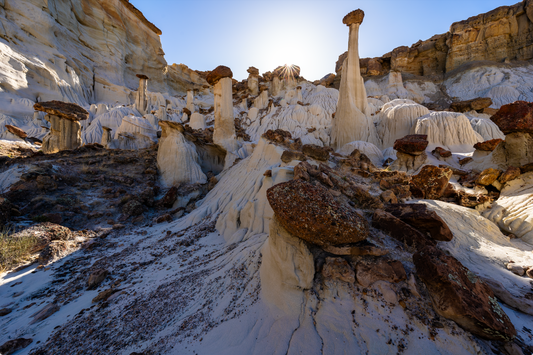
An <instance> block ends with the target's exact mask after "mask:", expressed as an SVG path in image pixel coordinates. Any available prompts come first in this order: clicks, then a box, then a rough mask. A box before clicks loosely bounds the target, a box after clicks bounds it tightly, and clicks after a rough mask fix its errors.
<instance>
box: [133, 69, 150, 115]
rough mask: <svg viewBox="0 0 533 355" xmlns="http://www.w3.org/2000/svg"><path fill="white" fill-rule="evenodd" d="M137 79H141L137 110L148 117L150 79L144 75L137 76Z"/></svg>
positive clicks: (136, 101)
mask: <svg viewBox="0 0 533 355" xmlns="http://www.w3.org/2000/svg"><path fill="white" fill-rule="evenodd" d="M137 77H138V78H139V88H138V89H137V94H136V96H135V108H136V109H137V111H139V112H140V113H141V115H146V114H147V113H150V110H149V107H148V99H147V91H148V77H147V76H146V75H143V74H137Z"/></svg>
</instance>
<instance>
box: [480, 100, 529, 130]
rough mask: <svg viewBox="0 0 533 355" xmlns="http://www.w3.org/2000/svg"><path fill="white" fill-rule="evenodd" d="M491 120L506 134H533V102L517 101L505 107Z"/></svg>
mask: <svg viewBox="0 0 533 355" xmlns="http://www.w3.org/2000/svg"><path fill="white" fill-rule="evenodd" d="M490 119H491V120H492V121H493V122H494V123H496V125H498V127H500V130H501V131H502V132H503V133H504V134H509V133H513V132H526V133H533V102H526V101H515V102H513V103H512V104H508V105H504V106H502V107H501V108H500V110H499V111H498V112H497V113H496V114H495V115H494V116H492V117H491V118H490Z"/></svg>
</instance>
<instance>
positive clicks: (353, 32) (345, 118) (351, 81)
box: [331, 10, 379, 149]
mask: <svg viewBox="0 0 533 355" xmlns="http://www.w3.org/2000/svg"><path fill="white" fill-rule="evenodd" d="M364 16H365V13H364V12H363V11H362V10H355V11H352V12H350V13H349V14H348V15H346V16H345V17H344V19H343V20H342V22H343V23H344V24H345V25H347V26H348V27H349V28H350V36H349V42H348V56H347V58H346V60H345V61H344V64H343V66H342V79H341V85H340V89H339V101H338V103H337V113H336V115H335V119H334V120H333V127H332V130H331V140H332V143H333V146H334V148H335V149H340V148H341V147H342V146H344V145H345V144H347V143H350V142H353V141H365V142H370V143H373V144H375V145H379V139H378V136H377V132H376V128H375V127H374V124H373V122H372V120H371V119H370V118H369V116H370V112H369V108H368V101H367V97H366V90H365V85H364V82H363V78H362V77H361V69H360V66H359V26H360V25H361V23H363V19H364Z"/></svg>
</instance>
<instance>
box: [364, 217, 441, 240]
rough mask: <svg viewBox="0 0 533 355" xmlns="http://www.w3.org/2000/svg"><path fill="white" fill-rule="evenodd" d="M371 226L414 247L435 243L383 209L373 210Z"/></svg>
mask: <svg viewBox="0 0 533 355" xmlns="http://www.w3.org/2000/svg"><path fill="white" fill-rule="evenodd" d="M372 226H373V227H374V228H377V229H380V230H382V231H383V232H385V233H387V234H388V235H390V236H391V237H393V238H394V239H396V240H398V241H400V242H402V243H405V244H406V245H408V246H412V247H414V248H416V249H421V248H423V247H425V246H426V245H435V242H434V241H433V240H431V239H429V238H428V237H426V236H425V235H424V234H422V233H421V232H420V231H419V230H417V229H415V228H413V227H411V226H410V225H408V224H407V223H405V222H403V221H401V220H400V219H399V218H396V217H394V216H393V215H392V214H390V213H388V212H385V211H383V210H377V211H376V212H374V215H373V217H372Z"/></svg>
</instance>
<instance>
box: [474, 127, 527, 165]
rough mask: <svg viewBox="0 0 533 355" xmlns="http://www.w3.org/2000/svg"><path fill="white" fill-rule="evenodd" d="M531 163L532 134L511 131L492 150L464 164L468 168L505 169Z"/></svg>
mask: <svg viewBox="0 0 533 355" xmlns="http://www.w3.org/2000/svg"><path fill="white" fill-rule="evenodd" d="M530 163H533V136H532V135H531V134H529V133H525V132H513V133H510V134H508V135H506V136H505V141H503V142H502V143H500V144H498V146H497V147H496V149H494V151H493V152H491V153H490V154H488V155H487V156H484V157H479V158H478V159H474V161H472V162H470V163H468V164H467V165H465V167H466V168H468V169H477V170H480V171H481V170H484V169H488V168H496V169H501V170H506V169H507V168H508V167H509V166H514V167H520V166H522V165H526V164H530Z"/></svg>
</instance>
